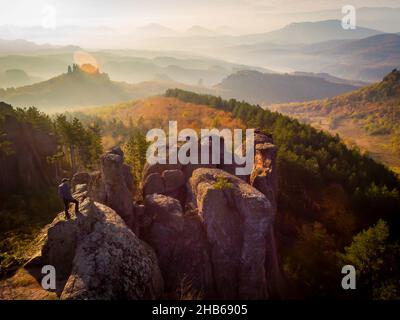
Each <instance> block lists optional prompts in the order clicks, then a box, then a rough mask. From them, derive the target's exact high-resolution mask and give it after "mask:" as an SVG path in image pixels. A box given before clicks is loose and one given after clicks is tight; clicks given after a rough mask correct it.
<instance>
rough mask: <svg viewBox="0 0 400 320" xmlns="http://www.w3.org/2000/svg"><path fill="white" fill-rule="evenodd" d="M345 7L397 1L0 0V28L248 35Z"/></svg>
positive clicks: (397, 1) (396, 3) (399, 2)
mask: <svg viewBox="0 0 400 320" xmlns="http://www.w3.org/2000/svg"><path fill="white" fill-rule="evenodd" d="M344 4H352V5H354V6H355V7H361V6H363V7H365V6H372V7H382V6H387V7H400V0H347V1H341V0H338V1H336V0H269V1H265V0H112V1H110V0H12V1H9V0H0V24H3V25H4V24H10V25H18V26H34V25H35V26H41V25H43V24H44V25H46V26H51V27H52V26H54V27H57V26H65V25H78V26H105V27H111V28H127V29H129V28H135V27H138V26H143V25H146V24H149V23H158V24H162V25H165V26H167V27H170V28H173V29H178V30H183V29H185V28H189V27H190V26H192V25H202V26H205V27H207V28H213V29H216V28H219V27H222V26H228V27H230V28H231V29H232V30H241V32H253V31H256V30H258V31H269V30H272V29H276V28H279V27H282V26H284V25H285V24H287V23H290V22H292V21H296V20H301V18H302V14H303V13H309V12H320V11H324V10H333V12H336V11H337V13H338V17H339V16H340V11H341V7H342V6H343V5H344ZM49 17H50V18H49ZM308 17H309V15H308ZM316 17H317V15H316Z"/></svg>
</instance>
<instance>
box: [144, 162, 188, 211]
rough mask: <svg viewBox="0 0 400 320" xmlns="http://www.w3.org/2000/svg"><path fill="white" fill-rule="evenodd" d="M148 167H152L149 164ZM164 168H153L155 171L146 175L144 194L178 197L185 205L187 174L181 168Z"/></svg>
mask: <svg viewBox="0 0 400 320" xmlns="http://www.w3.org/2000/svg"><path fill="white" fill-rule="evenodd" d="M157 167H158V168H160V169H161V168H162V167H159V166H157ZM148 168H150V169H151V168H152V167H151V166H149V167H148ZM164 169H165V170H152V171H153V172H152V173H150V174H149V175H148V176H146V178H145V181H144V185H143V196H144V197H146V196H147V195H151V194H163V195H167V196H170V197H173V198H175V199H178V200H179V201H180V202H181V204H182V205H184V204H185V200H186V179H185V174H184V173H183V172H182V171H181V170H179V169H167V168H164ZM157 171H160V172H161V173H159V172H157ZM150 172H151V171H150Z"/></svg>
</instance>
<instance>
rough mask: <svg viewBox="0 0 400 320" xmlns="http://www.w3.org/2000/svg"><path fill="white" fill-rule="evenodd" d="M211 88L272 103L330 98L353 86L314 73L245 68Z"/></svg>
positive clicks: (224, 95)
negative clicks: (264, 71) (278, 72)
mask: <svg viewBox="0 0 400 320" xmlns="http://www.w3.org/2000/svg"><path fill="white" fill-rule="evenodd" d="M214 88H215V90H216V91H217V93H218V94H220V95H222V97H225V98H236V99H240V100H245V101H248V102H250V103H258V104H273V103H283V102H292V101H307V100H314V99H321V98H327V97H333V96H335V95H338V94H340V93H343V92H349V91H352V90H355V89H356V88H357V87H356V86H353V85H349V84H341V83H333V82H329V81H327V80H325V79H323V78H318V77H315V76H303V75H301V76H300V75H290V74H268V73H261V72H258V71H248V70H246V71H239V72H237V73H234V74H232V75H230V76H228V77H227V78H225V79H224V80H223V81H222V82H221V83H219V84H218V85H216V86H215V87H214Z"/></svg>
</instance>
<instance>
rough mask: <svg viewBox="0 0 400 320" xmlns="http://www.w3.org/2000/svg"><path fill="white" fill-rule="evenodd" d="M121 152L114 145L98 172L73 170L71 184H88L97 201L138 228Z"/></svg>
mask: <svg viewBox="0 0 400 320" xmlns="http://www.w3.org/2000/svg"><path fill="white" fill-rule="evenodd" d="M123 159H124V154H123V151H122V150H121V149H120V148H114V149H112V150H110V151H108V152H106V153H105V154H103V155H102V156H101V158H100V171H97V172H92V173H87V172H79V173H76V174H75V175H74V176H73V178H72V187H73V188H74V190H76V187H77V186H78V185H80V184H85V185H87V189H88V194H89V196H90V197H91V198H92V199H93V201H97V202H99V203H103V204H105V205H107V206H108V207H110V208H111V209H113V210H115V211H116V212H117V213H118V214H119V215H120V216H121V217H122V219H123V220H124V221H125V223H126V224H127V225H128V226H129V227H130V228H131V229H132V230H134V231H135V230H137V229H138V225H137V218H136V210H135V209H136V206H135V204H134V201H133V200H134V196H135V193H136V190H135V186H134V183H133V177H132V174H131V172H130V168H129V167H128V166H127V165H125V164H124V163H123Z"/></svg>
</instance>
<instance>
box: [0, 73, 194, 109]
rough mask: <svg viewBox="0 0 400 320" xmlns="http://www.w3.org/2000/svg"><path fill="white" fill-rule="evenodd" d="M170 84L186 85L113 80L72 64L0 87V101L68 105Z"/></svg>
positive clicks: (141, 93)
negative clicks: (23, 82) (30, 81)
mask: <svg viewBox="0 0 400 320" xmlns="http://www.w3.org/2000/svg"><path fill="white" fill-rule="evenodd" d="M84 69H85V70H84ZM170 87H186V88H188V87H189V86H186V85H183V84H179V83H175V82H171V81H145V82H140V83H137V84H128V83H124V82H116V81H112V80H111V79H110V77H109V76H108V75H107V74H106V73H100V72H99V71H97V70H93V68H82V69H81V68H75V69H74V70H72V69H71V70H69V71H68V72H67V73H64V74H61V75H59V76H57V77H54V78H51V79H49V80H47V81H43V82H39V83H35V84H32V85H29V86H23V87H19V88H7V89H0V101H5V102H7V103H10V104H12V105H13V106H16V107H27V106H36V107H38V108H39V109H46V110H49V109H56V108H59V109H68V108H72V107H87V106H95V105H106V104H111V103H117V102H122V101H127V100H131V99H139V98H144V97H146V96H151V95H156V94H161V93H163V92H164V91H165V90H166V89H168V88H170Z"/></svg>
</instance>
